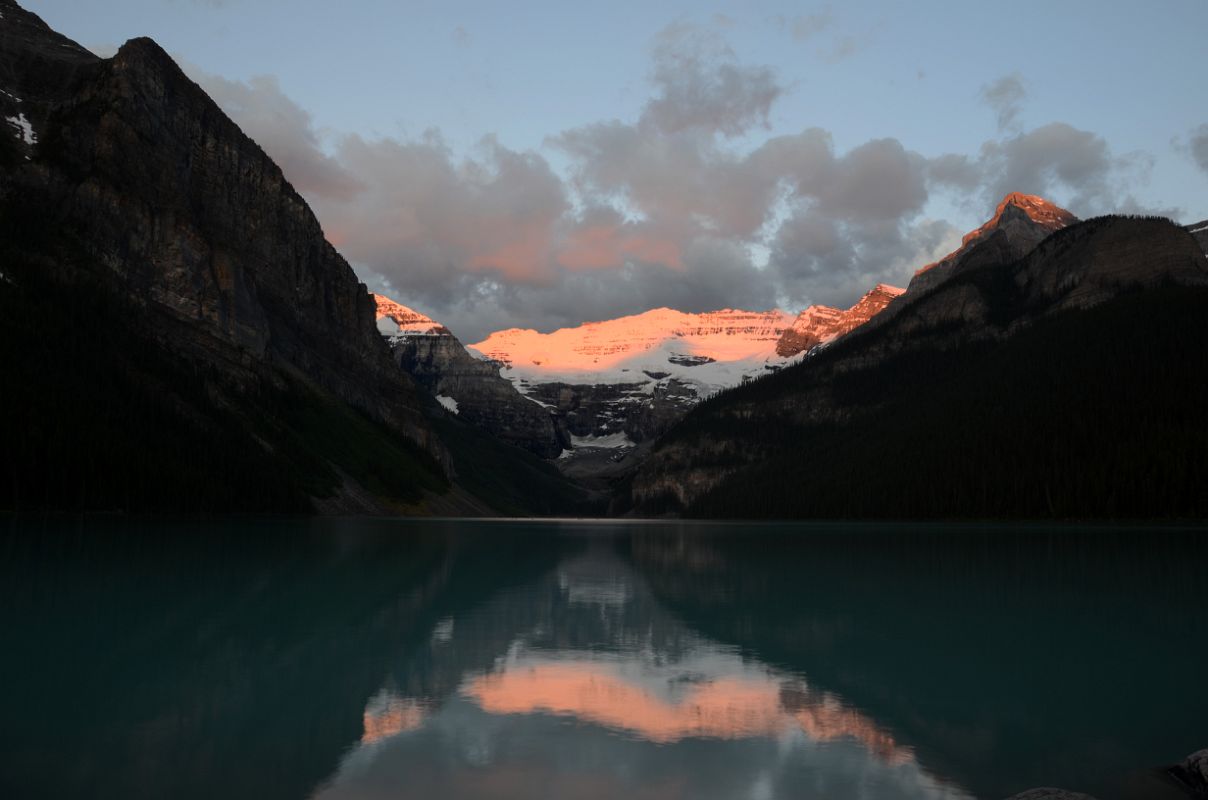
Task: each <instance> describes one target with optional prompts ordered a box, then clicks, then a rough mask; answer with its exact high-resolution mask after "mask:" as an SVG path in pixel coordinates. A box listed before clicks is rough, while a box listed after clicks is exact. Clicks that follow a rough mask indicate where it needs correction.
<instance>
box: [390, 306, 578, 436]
mask: <svg viewBox="0 0 1208 800" xmlns="http://www.w3.org/2000/svg"><path fill="white" fill-rule="evenodd" d="M374 298H375V300H376V302H377V314H378V330H379V331H380V332H381V334H382V336H383V337H385V339H386V341H387V342H389V345H390V349H391V352H392V353H393V355H394V359H395V361H396V362H397V363H398V365H399V366H400V367H401V368H402V370H403V372H405V373H407V374H408V375H410V376H411V377H412V378H413V379H414V380H415V381H416V383H418V384H419V385H420V386H421V387H423V388H424V389H426V390H428V391H429V392H430V393H431V394H432V396H433V397H434V398H435V399H436V400H437V401H438V402H439V403H440V404H441V405H442V406H443V407H444V408H445V410H446V411H448V412H449V413H451V414H455V415H457V416H458V417H460V418H461V419H462V420H464V421H466V422H468V423H469V424H471V425H473V426H475V427H477V428H480V429H482V430H484V431H487V432H488V433H491V434H492V435H494V436H496V437H497V438H499V439H500V440H502V441H504V442H507V443H509V444H513V445H516V446H517V447H520V448H523V449H525V450H528V451H529V452H531V453H534V454H536V455H538V456H540V457H542V458H547V459H552V458H557V457H558V456H559V455H560V454H561V453H562V449H563V439H562V437H561V436H560V435H559V431H558V428H557V426H556V425H555V423H554V418H553V416H552V415H551V414H550V412H549V410H548V409H546V408H545V407H544V406H542V405H541V404H539V403H537V402H535V401H533V400H530V399H529V398H527V397H525V396H524V395H522V394H520V393H519V392H518V391H516V389H515V387H514V386H513V385H512V384H511V383H510V382H509V381H507V380H505V379H504V378H501V377H500V376H499V365H498V364H497V363H495V362H492V361H489V360H484V359H482V358H475V357H474V356H472V355H471V354H470V353H469V352H468V351H467V350H466V348H465V347H464V346H462V343H461V342H460V341H459V340H458V339H457V337H456V336H454V335H453V334H452V333H451V332H450V331H449V329H448V328H446V327H445V326H444V325H441V324H440V323H438V322H436V321H435V320H433V319H431V318H429V317H427V316H426V315H424V314H421V313H420V312H418V311H414V310H412V309H410V308H408V307H407V306H404V305H401V304H400V303H397V302H395V301H393V300H391V299H390V298H388V297H384V296H382V295H374Z"/></svg>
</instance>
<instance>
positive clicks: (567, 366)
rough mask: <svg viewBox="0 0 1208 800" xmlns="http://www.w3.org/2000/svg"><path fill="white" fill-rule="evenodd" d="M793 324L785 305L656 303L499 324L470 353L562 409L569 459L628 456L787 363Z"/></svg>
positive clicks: (557, 413)
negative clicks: (568, 318)
mask: <svg viewBox="0 0 1208 800" xmlns="http://www.w3.org/2000/svg"><path fill="white" fill-rule="evenodd" d="M790 321H791V318H790V317H789V315H788V314H786V313H784V312H782V311H763V312H752V311H737V310H732V309H725V310H722V311H714V312H707V313H703V314H688V313H684V312H681V311H674V310H672V309H669V308H657V309H653V310H651V311H647V312H645V313H643V314H637V315H633V316H628V317H621V318H618V319H613V320H606V321H603V322H589V323H585V324H583V325H579V326H577V327H574V328H561V329H559V330H556V331H553V332H552V333H539V332H537V331H535V330H525V329H519V328H512V329H508V330H503V331H498V332H496V333H493V334H491V335H490V336H488V337H487V338H486V339H484V340H483V341H481V342H478V343H477V344H473V345H470V350H471V351H473V352H477V353H479V354H481V355H482V356H484V357H485V358H488V359H491V360H493V361H495V362H497V363H498V364H500V365H501V367H502V368H501V372H500V374H502V375H503V377H505V378H507V379H508V380H510V381H511V382H512V384H513V385H514V386H515V387H516V389H517V390H518V391H519V392H520V393H521V394H523V395H525V396H526V397H528V398H530V399H532V400H534V401H535V402H538V403H540V404H542V405H543V406H545V407H546V408H548V409H549V410H550V411H551V412H552V413H553V414H554V415H555V417H556V418H557V419H558V421H559V424H560V426H561V427H562V428H563V429H564V430H565V431H566V438H567V440H568V443H569V445H570V449H569V451H568V453H567V454H566V455H567V456H568V457H569V456H573V454H574V453H576V452H579V451H584V452H587V453H593V452H599V451H601V450H603V451H608V452H615V453H616V454H617V457H623V456H624V454H625V453H628V452H629V451H630V450H631V449H632V448H633V447H634V446H635V445H638V444H641V443H642V442H646V441H649V440H651V439H653V438H654V437H655V436H657V435H658V434H659V433H661V432H662V431H664V430H666V429H667V428H668V427H670V426H671V424H673V423H674V422H675V421H676V420H678V419H679V418H680V417H681V416H683V414H684V413H685V412H686V411H687V410H688V409H689V408H691V407H692V406H694V405H695V404H696V403H698V402H700V401H701V400H702V399H703V398H705V397H708V396H709V395H710V394H713V393H714V392H717V391H719V390H721V389H723V388H725V387H728V386H734V385H737V384H739V383H741V382H742V381H743V380H748V379H749V378H750V377H752V376H754V375H760V374H764V373H766V372H768V371H770V370H775V369H779V368H780V367H781V366H783V364H785V363H787V362H786V360H785V359H783V358H781V357H779V356H777V355H776V343H777V341H779V339H780V336H781V334H782V333H783V332H784V330H785V329H786V328H787V327H788V325H789V323H790ZM564 466H565V465H564Z"/></svg>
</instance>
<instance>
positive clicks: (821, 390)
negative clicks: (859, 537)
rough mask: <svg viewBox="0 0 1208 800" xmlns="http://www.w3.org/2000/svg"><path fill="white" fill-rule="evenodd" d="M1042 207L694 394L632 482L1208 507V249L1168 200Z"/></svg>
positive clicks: (652, 493) (1006, 213) (1007, 206)
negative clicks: (807, 345) (790, 356)
mask: <svg viewBox="0 0 1208 800" xmlns="http://www.w3.org/2000/svg"><path fill="white" fill-rule="evenodd" d="M1013 208H1016V209H1019V211H1014V210H1012V209H1013ZM1041 208H1044V209H1045V211H1046V213H1045V214H1044V215H1038V216H1039V219H1036V220H1033V222H1032V224H1033V227H1034V228H1035V230H1033V232H1032V233H1029V232H1028V225H1029V223H1028V222H1027V220H1028V219H1031V216H1030V214H1029V213H1025V212H1028V209H1027V208H1023V207H1022V206H1020V205H1019V196H1017V195H1012V196H1009V197H1008V198H1007V199H1006V200H1005V201H1004V204H1002V205H1000V207H999V209H998V211H997V212H996V214H995V219H996V220H998V221H999V222H1000V223H1001V222H1002V221H1003V220H1004V219H1006V220H1007V221H1008V225H1009V226H1010V227H1009V229H1004V228H1002V227H996V226H994V225H989V226H987V227H983V228H982V229H980V234H979V235H978V236H976V237H974V238H972V239H970V240H969V241H967V242H966V245H965V246H964V247H963V248H962V249H961V250H960V251H958V252H957V253H955V254H954V255H953V256H952V257H950V258H949V259H947V260H945V261H942V262H940V265H939V266H935V267H932V268H931V269H930V270H928V271H926V272H923V273H920V276H919V277H916V279H915V280H914V281H912V282H911V285H910V287H909V289H908V290H907V291H906V292H905V293H904V294H902V295H901V296H900V297H898V298H896V299H895V300H894V301H893V302H892V303H890V305H889V306H888V307H887V309H886V310H885V312H884V313H882V314H880V315H878V316H876V317H875V318H873V319H872V320H871V321H870V322H869V323H868V324H866V325H865V326H863V327H862V328H860V329H858V330H857V331H855V332H853V333H851V334H849V335H848V336H847V337H844V338H843V339H841V340H840V341H838V342H836V343H835V344H833V345H831V346H830V347H828V348H825V349H823V350H821V351H819V352H817V353H816V354H815V355H814V356H813V357H811V358H808V359H806V360H805V361H804V362H802V363H801V364H800V365H798V366H794V367H791V368H789V369H786V370H783V371H781V372H780V373H778V374H776V375H773V376H770V377H768V378H766V379H764V380H762V381H758V382H753V383H752V384H749V385H747V386H744V387H740V388H738V389H735V390H733V391H732V392H728V393H725V394H723V395H722V396H720V397H718V398H716V399H714V400H712V401H710V402H708V403H705V404H703V405H702V406H700V407H698V408H697V409H696V410H694V411H693V412H692V413H691V414H690V415H688V417H687V418H686V419H685V420H684V421H683V423H681V424H680V425H679V426H677V427H676V428H675V429H673V430H672V431H671V432H670V433H669V434H668V435H667V436H665V437H664V438H663V439H661V440H660V441H659V442H658V443H657V444H656V446H655V449H654V452H653V454H652V455H651V457H650V459H649V460H648V461H646V462H645V464H644V465H643V466H642V467H641V469H640V470H639V471H638V473H637V475H636V476H635V477H634V478H633V481H632V486H631V487H630V494H629V495H628V500H629V501H631V502H633V503H634V504H636V506H637V507H638V508H640V509H642V510H643V511H644V512H645V513H655V512H660V511H667V510H686V511H688V512H689V513H701V514H716V515H723V516H726V515H739V516H764V515H769V516H777V515H790V516H797V515H804V516H818V515H822V516H853V515H888V516H902V517H919V516H953V515H957V516H960V515H965V516H1020V515H1034V516H1052V515H1063V514H1064V515H1071V514H1073V515H1078V514H1089V515H1096V516H1102V515H1105V514H1106V515H1111V514H1113V513H1117V514H1126V513H1136V514H1137V515H1139V516H1146V515H1150V514H1153V515H1166V514H1177V513H1183V512H1187V511H1188V510H1192V509H1193V508H1195V509H1199V511H1200V512H1201V513H1202V512H1203V511H1204V508H1203V507H1202V506H1203V504H1204V500H1205V498H1204V497H1203V492H1202V485H1203V484H1202V483H1200V484H1198V487H1199V488H1197V484H1195V483H1194V481H1195V480H1201V477H1199V476H1202V475H1203V474H1204V470H1206V469H1208V464H1206V463H1205V458H1204V455H1203V454H1204V453H1208V449H1205V448H1204V444H1205V442H1204V441H1203V440H1204V438H1205V435H1208V434H1206V433H1205V432H1208V424H1205V423H1206V422H1208V420H1205V418H1204V411H1203V408H1204V407H1205V406H1204V405H1203V404H1202V403H1201V404H1200V405H1196V401H1191V400H1189V399H1188V398H1202V399H1203V400H1206V401H1208V396H1206V395H1205V392H1208V387H1206V386H1205V379H1204V378H1203V377H1202V375H1201V374H1200V373H1202V370H1199V369H1198V367H1192V366H1191V365H1192V364H1194V363H1196V362H1197V358H1196V356H1195V355H1194V352H1193V351H1194V350H1195V348H1196V347H1198V345H1195V344H1194V342H1197V341H1199V339H1198V336H1197V335H1192V334H1193V333H1194V332H1195V330H1198V328H1200V327H1203V325H1202V321H1201V320H1202V318H1203V316H1204V315H1203V314H1202V311H1201V310H1200V309H1202V305H1201V304H1202V303H1203V301H1204V295H1205V293H1206V292H1205V287H1208V263H1206V262H1205V258H1204V253H1203V252H1202V250H1201V249H1200V247H1199V246H1198V244H1197V243H1196V241H1195V240H1194V239H1193V238H1192V236H1191V235H1189V234H1188V233H1187V232H1186V231H1184V230H1182V229H1180V228H1178V227H1177V226H1175V225H1173V224H1171V223H1170V222H1169V221H1166V220H1160V219H1135V218H1122V217H1106V218H1099V219H1096V220H1091V221H1089V222H1085V223H1078V224H1073V225H1070V226H1069V227H1063V228H1061V229H1060V230H1058V231H1057V232H1056V233H1049V234H1045V235H1044V236H1042V235H1041V231H1042V230H1044V229H1047V228H1048V227H1051V226H1053V225H1056V224H1062V225H1064V224H1065V223H1066V221H1067V220H1068V217H1067V216H1066V215H1065V214H1064V213H1062V212H1060V209H1057V210H1056V211H1053V210H1052V209H1054V208H1055V207H1052V206H1051V205H1050V204H1047V203H1046V204H1044V206H1041ZM991 222H994V220H992V221H991ZM1033 238H1035V239H1037V240H1039V241H1040V244H1039V246H1035V247H1034V248H1033V249H1031V251H1030V252H1028V253H1027V254H1026V255H1023V256H1022V257H1020V256H1019V255H1017V254H1018V253H1019V251H1020V250H1021V249H1024V248H1025V247H1027V243H1028V241H1029V240H1031V239H1033ZM937 270H939V271H937ZM931 275H934V276H935V277H928V278H926V279H925V280H920V279H919V278H920V277H922V276H931ZM1164 304H1166V305H1168V306H1169V312H1168V313H1167V312H1166V311H1164V310H1163V307H1164ZM1121 326H1124V327H1121ZM1138 393H1141V394H1144V398H1139V397H1136V396H1134V395H1136V394H1138ZM1159 409H1161V411H1159ZM1122 428H1123V430H1122ZM1105 437H1114V438H1105ZM1163 442H1165V444H1162V443H1163ZM1197 447H1198V448H1200V449H1198V450H1197V449H1196V448H1197ZM1156 475H1161V476H1163V477H1164V479H1166V483H1164V484H1163V486H1162V488H1161V489H1160V490H1155V489H1153V488H1152V487H1151V484H1152V482H1153V481H1154V480H1155V477H1154V476H1156ZM1141 487H1145V488H1144V489H1142V488H1141ZM1105 492H1107V493H1109V494H1110V493H1114V494H1115V495H1116V496H1117V497H1116V499H1115V500H1110V499H1105V497H1104V493H1105ZM1159 497H1163V498H1167V499H1168V500H1169V504H1168V505H1167V506H1166V507H1162V506H1161V505H1160V503H1159V501H1158V499H1157V498H1159ZM1197 498H1198V499H1197ZM1196 503H1199V505H1198V506H1197V505H1196ZM1155 504H1157V505H1155Z"/></svg>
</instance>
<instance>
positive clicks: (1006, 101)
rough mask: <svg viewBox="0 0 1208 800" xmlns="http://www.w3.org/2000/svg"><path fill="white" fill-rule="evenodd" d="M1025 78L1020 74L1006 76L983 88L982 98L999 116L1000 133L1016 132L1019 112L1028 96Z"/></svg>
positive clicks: (1014, 73)
mask: <svg viewBox="0 0 1208 800" xmlns="http://www.w3.org/2000/svg"><path fill="white" fill-rule="evenodd" d="M1027 93H1028V92H1027V89H1025V88H1024V85H1023V78H1022V77H1020V75H1019V73H1018V72H1013V73H1011V74H1010V75H1004V76H1003V77H1001V78H999V79H998V80H996V81H994V82H993V83H989V84H987V85H985V86H983V87H982V90H981V98H982V100H983V101H985V103H986V105H988V106H990V108H991V109H993V110H994V113H995V114H996V115H997V116H998V129H999V130H1000V131H1008V130H1016V129H1017V127H1018V126H1017V122H1018V119H1019V112H1020V110H1021V109H1022V108H1023V101H1024V98H1025V97H1026V96H1027Z"/></svg>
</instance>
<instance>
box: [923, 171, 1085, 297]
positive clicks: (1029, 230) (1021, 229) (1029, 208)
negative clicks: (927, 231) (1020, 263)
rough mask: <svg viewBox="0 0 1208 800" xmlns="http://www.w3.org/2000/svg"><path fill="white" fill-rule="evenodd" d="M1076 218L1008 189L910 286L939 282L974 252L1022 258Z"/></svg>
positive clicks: (987, 256)
mask: <svg viewBox="0 0 1208 800" xmlns="http://www.w3.org/2000/svg"><path fill="white" fill-rule="evenodd" d="M1077 221H1078V218H1077V217H1075V216H1074V215H1073V214H1071V213H1070V212H1068V211H1066V210H1065V209H1064V208H1060V207H1059V206H1056V205H1054V204H1053V203H1050V202H1049V201H1048V200H1045V199H1044V198H1043V197H1037V196H1036V195H1032V194H1023V193H1021V192H1011V193H1010V194H1008V195H1007V196H1006V197H1004V198H1003V199H1002V202H1001V203H999V204H998V207H997V208H995V209H994V216H992V217H990V219H989V220H987V221H986V222H985V224H983V225H982V226H981V227H980V228H978V229H977V230H974V231H970V232H969V233H967V234H965V236H964V238H962V239H961V246H960V247H958V248H957V249H956V250H953V251H952V252H951V253H949V254H948V255H946V256H944V257H943V258H941V259H940V260H939V261H936V262H935V263H933V264H928V265H926V266H924V267H922V268H921V269H919V271H918V272H916V273H915V275H914V278H913V279H911V281H910V286H909V288H910V289H913V290H914V291H916V292H921V291H926V290H927V289H929V288H931V287H934V286H936V285H938V284H940V283H942V282H943V281H945V280H947V279H948V278H949V277H950V276H951V275H952V273H953V272H954V271H955V270H957V269H959V268H960V265H961V264H962V263H964V262H965V260H966V258H967V257H969V256H971V255H972V254H973V253H975V252H976V253H977V254H978V256H979V257H980V258H983V259H986V258H990V259H999V260H1003V261H1006V260H1011V259H1015V258H1021V257H1023V256H1024V255H1025V254H1027V253H1028V252H1029V251H1031V249H1032V248H1034V247H1035V246H1036V245H1038V244H1040V243H1041V242H1042V241H1044V239H1045V238H1046V237H1048V236H1049V234H1051V233H1055V232H1056V231H1059V230H1061V229H1062V228H1064V227H1067V226H1069V225H1072V224H1074V223H1075V222H1077Z"/></svg>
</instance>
